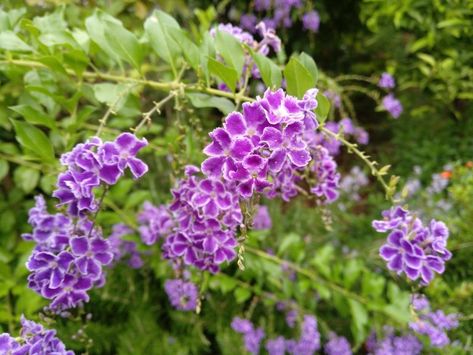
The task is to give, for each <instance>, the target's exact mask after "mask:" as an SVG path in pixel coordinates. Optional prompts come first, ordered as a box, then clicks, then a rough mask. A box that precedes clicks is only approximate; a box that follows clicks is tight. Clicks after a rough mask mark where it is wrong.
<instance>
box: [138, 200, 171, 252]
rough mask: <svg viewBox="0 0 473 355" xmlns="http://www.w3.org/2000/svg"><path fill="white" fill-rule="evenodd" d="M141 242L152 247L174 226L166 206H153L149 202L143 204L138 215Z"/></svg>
mask: <svg viewBox="0 0 473 355" xmlns="http://www.w3.org/2000/svg"><path fill="white" fill-rule="evenodd" d="M138 223H140V226H139V231H140V236H141V240H142V241H143V243H145V244H146V245H153V244H154V243H156V241H157V240H158V239H159V238H160V237H163V236H165V235H167V234H169V232H170V231H171V228H172V227H173V226H174V220H173V218H172V214H171V212H170V211H169V208H168V207H167V206H164V205H161V206H157V207H156V206H153V205H152V204H151V203H150V202H145V203H144V204H143V207H142V210H141V212H140V214H139V215H138Z"/></svg>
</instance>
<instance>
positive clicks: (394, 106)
mask: <svg viewBox="0 0 473 355" xmlns="http://www.w3.org/2000/svg"><path fill="white" fill-rule="evenodd" d="M383 107H384V109H385V110H386V111H388V112H389V114H390V115H391V116H392V117H393V118H398V117H399V116H400V115H401V113H402V111H403V107H402V104H401V101H399V100H398V99H396V98H395V97H394V95H393V94H388V95H386V96H385V97H384V98H383Z"/></svg>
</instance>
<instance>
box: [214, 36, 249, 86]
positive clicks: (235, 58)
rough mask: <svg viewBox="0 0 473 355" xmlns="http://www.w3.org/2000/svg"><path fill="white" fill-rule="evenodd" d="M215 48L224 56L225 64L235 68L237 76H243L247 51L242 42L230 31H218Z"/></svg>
mask: <svg viewBox="0 0 473 355" xmlns="http://www.w3.org/2000/svg"><path fill="white" fill-rule="evenodd" d="M215 49H216V51H217V53H219V54H220V55H221V56H222V57H223V59H224V60H225V64H226V65H228V66H231V67H232V68H233V69H235V71H236V73H237V77H238V78H239V77H241V74H242V72H243V65H244V64H245V53H244V51H243V47H242V45H241V43H240V42H239V41H238V40H237V39H236V38H235V37H233V36H232V35H230V34H229V33H226V32H223V31H217V33H216V35H215Z"/></svg>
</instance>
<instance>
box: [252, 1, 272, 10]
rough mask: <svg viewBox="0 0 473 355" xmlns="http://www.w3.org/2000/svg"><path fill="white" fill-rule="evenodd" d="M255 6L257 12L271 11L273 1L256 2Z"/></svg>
mask: <svg viewBox="0 0 473 355" xmlns="http://www.w3.org/2000/svg"><path fill="white" fill-rule="evenodd" d="M254 5H255V10H256V11H265V10H269V9H270V7H271V0H255V2H254Z"/></svg>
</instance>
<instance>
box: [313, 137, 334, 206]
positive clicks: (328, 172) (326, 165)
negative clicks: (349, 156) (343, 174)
mask: <svg viewBox="0 0 473 355" xmlns="http://www.w3.org/2000/svg"><path fill="white" fill-rule="evenodd" d="M312 171H314V172H315V175H316V179H317V183H316V185H315V186H313V187H312V188H311V189H310V191H311V192H312V193H313V194H315V195H317V196H319V197H324V198H325V201H326V202H327V203H330V202H333V201H335V200H336V199H337V198H338V185H339V181H340V174H339V173H337V163H336V162H335V160H333V158H332V156H331V155H330V154H329V153H328V151H327V149H325V148H324V147H322V146H318V147H317V149H315V150H314V165H313V166H312Z"/></svg>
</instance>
